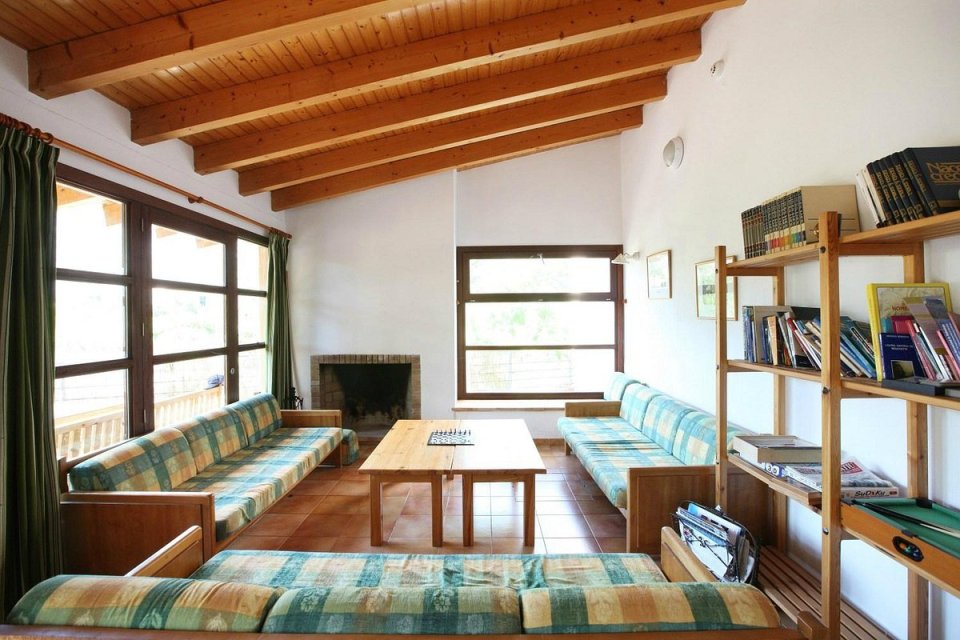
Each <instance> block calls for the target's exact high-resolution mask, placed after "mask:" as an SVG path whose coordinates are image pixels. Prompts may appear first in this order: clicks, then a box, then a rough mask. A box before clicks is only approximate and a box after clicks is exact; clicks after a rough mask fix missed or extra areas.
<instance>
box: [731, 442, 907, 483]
mask: <svg viewBox="0 0 960 640" xmlns="http://www.w3.org/2000/svg"><path fill="white" fill-rule="evenodd" d="M730 449H731V451H733V452H735V453H736V454H737V455H738V456H739V457H740V459H742V460H744V461H746V462H749V463H750V464H752V465H754V466H755V467H757V468H758V469H761V470H763V471H764V472H765V473H767V474H768V475H770V476H773V477H775V478H780V479H782V480H784V481H785V482H788V483H791V484H797V485H799V486H800V488H803V489H806V490H812V491H821V492H822V491H823V466H822V465H821V464H820V461H821V456H822V450H821V448H820V447H818V446H817V445H815V444H813V443H811V442H807V441H806V440H803V439H801V438H797V437H796V436H776V435H753V436H737V437H735V438H734V439H733V440H732V441H731V443H730ZM899 495H900V488H899V487H897V486H896V485H895V484H893V483H892V482H890V481H888V480H885V479H884V478H881V477H880V476H878V475H877V474H876V473H874V472H872V471H870V470H869V469H866V468H865V467H864V466H863V465H862V464H860V462H859V461H858V460H857V459H856V458H852V457H845V458H843V460H842V461H841V463H840V496H841V497H843V498H881V497H894V496H899Z"/></svg>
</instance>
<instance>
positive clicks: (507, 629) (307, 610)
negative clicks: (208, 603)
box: [263, 587, 521, 635]
mask: <svg viewBox="0 0 960 640" xmlns="http://www.w3.org/2000/svg"><path fill="white" fill-rule="evenodd" d="M520 629H521V626H520V604H519V600H518V598H517V592H516V591H514V590H513V589H508V588H505V587H464V588H460V589H457V588H443V587H441V588H436V587H332V588H331V587H314V588H304V589H294V590H292V591H287V592H286V593H284V594H283V595H282V596H280V598H279V599H278V600H277V603H276V604H275V605H274V606H273V609H271V610H270V613H269V614H268V615H267V619H266V621H264V624H263V631H264V633H355V634H363V633H366V634H377V635H383V634H390V635H409V634H434V635H489V634H498V633H520Z"/></svg>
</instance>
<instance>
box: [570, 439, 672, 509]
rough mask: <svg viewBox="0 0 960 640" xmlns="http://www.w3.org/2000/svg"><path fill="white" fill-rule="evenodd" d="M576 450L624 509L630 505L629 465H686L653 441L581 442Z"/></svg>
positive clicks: (612, 500) (604, 490)
mask: <svg viewBox="0 0 960 640" xmlns="http://www.w3.org/2000/svg"><path fill="white" fill-rule="evenodd" d="M573 451H574V453H575V454H576V455H577V457H578V458H579V459H580V462H582V463H583V466H584V468H585V469H586V470H587V472H588V473H589V474H590V475H591V476H592V477H593V480H594V482H596V483H597V486H598V487H600V490H601V491H603V494H604V495H605V496H607V499H608V500H610V502H611V503H612V504H613V505H614V506H616V507H620V508H621V509H626V508H627V474H628V469H630V468H631V467H678V466H682V465H683V463H682V462H681V461H680V460H678V459H677V458H675V457H673V456H672V455H670V454H669V453H667V452H666V451H664V450H663V449H662V448H661V447H660V446H659V445H657V444H656V443H653V442H649V443H646V444H642V443H621V442H616V443H603V442H599V443H590V444H581V445H579V446H577V447H575V448H574V449H573Z"/></svg>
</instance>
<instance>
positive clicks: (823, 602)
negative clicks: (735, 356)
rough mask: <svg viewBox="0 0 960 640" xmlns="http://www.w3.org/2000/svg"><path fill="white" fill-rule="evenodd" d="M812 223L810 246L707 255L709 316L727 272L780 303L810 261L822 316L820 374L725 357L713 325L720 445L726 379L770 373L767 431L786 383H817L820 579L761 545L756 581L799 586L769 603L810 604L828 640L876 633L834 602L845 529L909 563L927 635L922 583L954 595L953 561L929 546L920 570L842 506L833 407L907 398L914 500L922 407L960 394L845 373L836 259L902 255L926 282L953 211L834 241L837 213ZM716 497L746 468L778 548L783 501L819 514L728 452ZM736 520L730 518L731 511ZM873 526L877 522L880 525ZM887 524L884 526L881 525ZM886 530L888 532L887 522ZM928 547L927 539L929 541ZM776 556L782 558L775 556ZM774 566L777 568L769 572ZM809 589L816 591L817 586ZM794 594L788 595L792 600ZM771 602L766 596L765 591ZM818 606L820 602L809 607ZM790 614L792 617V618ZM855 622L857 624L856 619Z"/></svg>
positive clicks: (923, 465) (916, 622) (923, 455)
mask: <svg viewBox="0 0 960 640" xmlns="http://www.w3.org/2000/svg"><path fill="white" fill-rule="evenodd" d="M818 224H819V228H820V229H826V230H828V233H825V234H821V236H820V239H819V241H818V242H817V243H816V244H810V245H806V246H803V247H797V248H794V249H789V250H786V251H781V252H777V253H773V254H770V255H765V256H759V257H755V258H749V259H747V260H742V261H739V262H735V263H732V264H729V265H728V264H727V260H726V259H727V251H726V247H723V246H718V247H717V248H716V251H715V254H714V260H715V262H714V264H716V265H717V277H716V282H717V287H716V292H715V299H716V300H717V308H716V317H717V318H721V319H722V318H726V317H727V309H726V299H727V291H726V287H727V277H729V276H736V277H753V276H764V277H769V278H771V280H772V284H773V286H772V293H773V300H772V301H771V302H770V304H773V305H783V304H785V301H786V295H785V289H786V278H785V268H786V267H790V266H792V265H798V264H804V263H808V264H809V263H814V262H815V263H817V264H818V267H819V288H820V305H819V306H820V322H821V335H822V338H821V340H822V343H821V350H822V354H823V355H822V361H823V370H821V371H811V370H803V369H793V368H789V367H776V366H770V365H764V364H757V363H752V362H746V361H743V360H731V359H728V355H727V331H728V326H727V324H728V323H727V322H726V321H725V320H718V321H716V324H715V331H716V348H717V353H716V357H717V373H716V383H717V411H716V415H717V430H718V434H717V437H718V441H720V442H723V441H724V439H725V438H726V425H727V377H728V376H729V375H730V374H731V373H738V372H744V371H748V372H764V373H770V374H772V376H771V377H772V383H773V388H772V395H773V406H774V411H773V414H774V415H773V428H772V433H774V434H777V435H784V434H786V414H787V412H786V397H787V393H786V381H787V380H788V379H797V380H806V381H809V382H815V383H817V384H819V385H820V386H821V388H822V391H823V393H822V394H821V404H822V406H821V447H822V451H823V456H822V463H823V468H824V469H825V470H827V471H826V473H825V475H824V491H823V494H822V495H820V494H817V496H818V497H819V498H820V504H819V512H820V516H821V520H822V530H823V536H822V537H821V566H820V569H821V571H820V577H819V578H812V577H810V576H809V574H806V573H805V574H804V576H806V577H804V578H802V579H800V578H797V577H796V576H797V574H796V573H795V569H794V568H791V567H790V566H789V565H786V564H779V562H778V563H771V562H770V561H769V558H770V554H768V553H767V552H766V549H765V555H764V558H765V561H764V562H761V579H763V580H764V581H766V582H770V583H777V582H787V583H790V584H798V583H802V584H803V585H805V586H804V587H803V591H804V596H803V598H802V599H801V600H797V601H795V604H793V605H789V603H788V602H787V601H786V600H785V601H784V603H781V602H780V601H778V600H776V599H774V601H775V602H777V603H778V604H779V605H781V607H782V608H784V610H785V611H787V612H788V613H789V609H788V608H787V607H788V606H793V607H794V608H795V609H796V608H801V609H809V610H813V611H815V612H818V613H819V615H820V617H821V620H822V621H823V623H824V624H825V625H826V626H827V628H828V633H829V637H831V638H839V637H882V635H883V634H882V633H881V632H880V631H879V630H875V631H874V632H865V634H864V635H863V636H857V635H850V636H848V630H849V629H850V628H851V627H850V622H849V618H848V616H847V614H846V613H844V607H842V606H841V597H840V559H841V558H840V541H841V540H842V539H843V536H844V530H845V527H846V528H847V529H849V532H848V534H852V535H853V536H854V537H855V538H858V539H860V540H862V541H864V542H866V543H867V544H871V545H873V546H874V547H876V548H878V549H881V550H884V551H886V552H887V553H888V554H889V555H891V556H892V557H894V558H895V559H896V560H897V561H898V562H900V563H901V564H903V565H904V566H906V567H907V568H908V573H907V576H908V578H907V611H908V616H909V620H908V630H909V636H910V637H911V638H925V637H927V636H928V632H929V628H928V627H929V620H928V610H929V588H928V582H927V581H928V580H929V581H931V582H933V583H935V584H937V585H938V586H940V587H941V588H943V589H944V590H946V591H948V592H950V593H953V594H954V595H958V596H960V559H958V558H956V557H952V556H950V557H949V559H950V562H947V560H946V557H947V556H948V555H949V554H946V553H944V552H942V551H937V550H933V551H931V556H930V557H939V556H938V555H937V554H940V555H942V556H944V562H939V561H937V562H934V563H933V565H935V566H936V567H937V568H936V569H931V568H930V564H928V565H927V567H924V568H921V567H918V566H917V565H916V564H915V563H913V562H912V561H910V560H908V559H906V558H905V557H904V556H902V555H901V554H900V553H898V552H897V551H896V550H895V549H894V548H893V547H892V542H891V540H892V537H891V535H890V532H889V531H886V530H884V529H883V528H882V527H881V526H879V525H882V524H883V523H882V521H880V520H879V519H877V518H875V517H872V516H870V515H867V514H862V513H853V512H852V511H851V510H853V511H860V510H859V509H855V508H853V507H848V506H847V505H844V506H843V509H841V502H840V497H839V496H840V453H841V452H840V429H841V421H840V405H841V400H842V399H846V398H896V399H899V400H903V401H904V404H905V409H906V410H905V431H906V443H907V445H906V451H905V455H906V457H907V461H908V464H907V486H906V494H907V495H911V496H926V495H928V477H929V468H928V460H929V455H928V447H929V442H928V435H927V420H928V416H927V408H928V407H936V408H940V409H947V410H954V411H957V410H960V399H957V398H950V397H944V396H923V395H918V394H914V393H909V392H904V391H898V390H894V389H885V388H883V387H882V386H880V384H879V383H878V382H876V381H875V380H869V379H866V378H845V377H842V375H841V367H840V339H839V328H840V259H841V257H844V256H900V257H901V258H902V260H903V282H924V281H926V274H925V272H924V252H925V245H924V242H925V241H927V240H933V239H937V238H945V237H950V236H954V235H960V211H954V212H951V213H946V214H942V215H938V216H934V217H931V218H925V219H923V220H915V221H912V222H906V223H902V224H898V225H894V226H890V227H884V228H881V229H871V230H868V231H861V232H858V233H854V234H850V235H847V236H843V237H840V235H839V233H840V231H839V228H840V227H839V218H838V214H836V213H831V212H826V213H823V214H821V215H820V218H819V221H818ZM718 458H719V460H718V464H717V499H718V501H719V502H720V504H721V505H725V504H726V495H727V493H726V492H727V478H726V475H727V473H728V469H729V468H730V467H731V466H732V467H735V468H737V469H742V470H744V471H746V472H747V473H750V474H751V475H753V476H754V477H756V478H759V479H760V480H762V481H764V482H765V483H766V484H767V485H768V486H770V488H771V490H772V492H773V495H774V497H775V499H774V528H775V536H774V537H775V540H776V545H777V547H779V548H780V549H784V548H785V547H786V545H787V535H786V525H787V522H786V513H787V507H786V501H787V500H788V499H791V500H794V501H796V502H799V503H801V504H804V505H806V506H807V507H808V508H810V509H813V510H815V511H816V510H817V506H816V503H815V502H813V501H814V500H815V498H812V497H811V496H809V495H807V496H805V495H803V493H804V492H802V491H797V488H796V487H793V486H790V485H788V484H787V483H785V482H783V481H782V480H778V479H776V478H773V477H772V476H770V475H769V474H766V473H764V472H763V471H762V470H761V469H758V468H756V467H754V466H753V465H750V464H749V463H748V462H745V461H743V460H740V459H738V458H736V457H735V456H733V455H728V453H727V451H725V450H723V448H722V447H721V451H719V452H718ZM733 515H734V516H735V515H736V514H733ZM878 523H879V525H878ZM884 526H885V525H884ZM891 529H892V528H891ZM927 546H929V545H927ZM777 557H778V558H779V556H777ZM771 564H774V566H773V567H772V568H771V566H770V565H771ZM814 587H816V588H814ZM791 597H793V596H791ZM771 598H773V596H771ZM813 605H818V606H813ZM793 615H795V614H793ZM855 626H856V625H855Z"/></svg>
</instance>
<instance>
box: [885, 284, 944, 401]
mask: <svg viewBox="0 0 960 640" xmlns="http://www.w3.org/2000/svg"><path fill="white" fill-rule="evenodd" d="M867 301H868V305H869V307H870V328H871V332H872V338H873V341H874V345H875V351H876V365H877V370H878V375H877V379H878V380H882V381H884V384H885V386H888V387H894V388H901V389H906V390H910V391H914V392H916V393H923V394H926V395H954V393H953V392H952V391H949V390H950V388H951V384H952V383H955V386H960V316H957V314H955V313H953V310H952V306H951V302H950V287H949V285H948V284H947V283H945V282H918V283H877V284H870V285H868V286H867Z"/></svg>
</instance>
